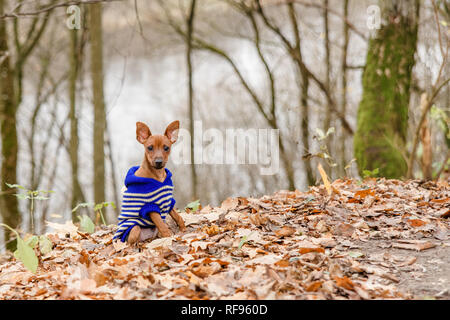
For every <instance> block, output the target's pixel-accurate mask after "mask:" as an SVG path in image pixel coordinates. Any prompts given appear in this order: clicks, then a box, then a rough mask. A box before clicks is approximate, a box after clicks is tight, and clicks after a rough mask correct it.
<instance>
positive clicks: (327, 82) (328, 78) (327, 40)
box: [323, 0, 332, 152]
mask: <svg viewBox="0 0 450 320" xmlns="http://www.w3.org/2000/svg"><path fill="white" fill-rule="evenodd" d="M323 6H324V11H323V20H324V34H325V39H324V45H325V68H326V71H325V73H326V75H325V86H326V88H327V90H328V91H330V89H331V61H330V55H331V52H330V32H329V31H330V28H329V22H330V21H329V18H328V0H324V3H323ZM327 103H328V102H327ZM331 116H332V114H331V110H330V106H328V108H327V110H326V111H325V118H324V121H323V131H324V132H327V130H328V129H329V128H330V126H331V121H332V119H331ZM327 148H328V150H329V151H330V152H331V139H330V138H329V139H328V140H327Z"/></svg>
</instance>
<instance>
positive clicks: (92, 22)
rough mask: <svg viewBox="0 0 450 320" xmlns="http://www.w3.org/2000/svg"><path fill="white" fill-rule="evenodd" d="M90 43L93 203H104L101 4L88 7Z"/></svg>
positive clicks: (104, 127)
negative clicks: (92, 111) (92, 108)
mask: <svg viewBox="0 0 450 320" xmlns="http://www.w3.org/2000/svg"><path fill="white" fill-rule="evenodd" d="M89 10H90V12H89V13H90V17H89V27H90V43H91V78H92V94H93V107H94V126H93V127H94V132H93V155H94V159H93V160H94V163H93V164H94V202H95V203H102V202H104V201H105V130H106V112H105V101H104V95H103V39H102V4H101V3H94V4H91V5H90V6H89Z"/></svg>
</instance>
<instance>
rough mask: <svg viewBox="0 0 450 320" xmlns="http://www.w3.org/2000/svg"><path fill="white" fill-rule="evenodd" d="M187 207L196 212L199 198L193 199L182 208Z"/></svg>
mask: <svg viewBox="0 0 450 320" xmlns="http://www.w3.org/2000/svg"><path fill="white" fill-rule="evenodd" d="M186 209H189V210H191V211H192V212H196V211H198V210H199V209H200V199H197V200H195V201H192V202H190V203H188V204H187V205H186V207H185V208H184V210H186Z"/></svg>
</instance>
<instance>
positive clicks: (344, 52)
mask: <svg viewBox="0 0 450 320" xmlns="http://www.w3.org/2000/svg"><path fill="white" fill-rule="evenodd" d="M343 6H344V21H347V20H348V0H344V3H343ZM343 25H344V30H343V32H344V45H343V48H342V63H341V77H342V78H341V90H342V99H341V112H342V114H346V112H347V51H348V44H349V40H350V33H349V26H348V24H347V23H345V22H344V23H343ZM340 138H341V139H340V140H341V141H340V146H339V158H340V162H341V164H340V167H341V168H340V170H341V172H342V173H344V174H345V169H344V168H345V166H346V165H347V157H346V154H345V142H346V140H347V132H346V131H345V130H342V131H341V137H340Z"/></svg>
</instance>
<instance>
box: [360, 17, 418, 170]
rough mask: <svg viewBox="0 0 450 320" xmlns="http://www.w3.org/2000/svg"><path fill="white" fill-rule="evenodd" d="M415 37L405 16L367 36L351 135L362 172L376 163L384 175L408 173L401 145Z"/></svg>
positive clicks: (405, 129)
mask: <svg viewBox="0 0 450 320" xmlns="http://www.w3.org/2000/svg"><path fill="white" fill-rule="evenodd" d="M416 42H417V29H416V28H415V29H414V28H411V27H409V24H408V23H407V22H406V20H404V21H400V22H399V23H397V24H388V25H386V26H384V27H382V29H380V30H379V33H378V36H377V37H376V38H374V39H371V40H370V42H369V49H368V54H367V60H366V61H367V62H366V68H365V70H364V74H363V96H362V100H361V102H360V105H359V109H358V116H357V121H358V124H357V130H356V133H355V137H354V150H355V157H356V159H357V161H358V167H359V170H360V172H362V170H365V169H367V170H373V169H375V168H379V169H380V175H381V176H384V177H387V178H400V177H402V176H404V175H405V174H406V170H407V166H406V161H405V160H404V158H403V157H402V155H401V152H400V150H399V149H402V148H404V146H405V141H406V132H407V125H408V104H409V96H410V90H409V89H410V82H411V72H412V67H413V66H414V53H415V50H416Z"/></svg>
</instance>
